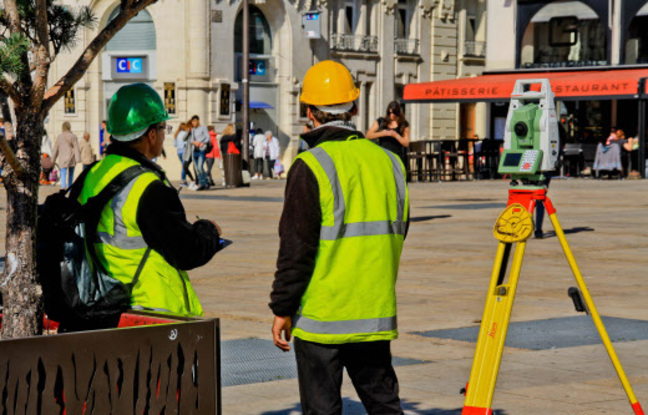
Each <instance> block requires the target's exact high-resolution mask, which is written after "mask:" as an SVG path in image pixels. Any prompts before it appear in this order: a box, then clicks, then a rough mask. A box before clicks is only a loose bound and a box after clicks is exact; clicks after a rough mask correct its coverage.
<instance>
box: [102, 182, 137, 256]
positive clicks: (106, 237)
mask: <svg viewBox="0 0 648 415" xmlns="http://www.w3.org/2000/svg"><path fill="white" fill-rule="evenodd" d="M137 179H139V176H138V177H136V178H134V179H133V180H131V181H130V183H128V185H126V187H124V188H123V189H122V190H121V191H120V192H119V193H118V194H117V195H115V197H114V198H113V200H112V202H111V203H110V207H111V209H112V211H113V215H114V220H113V234H112V235H111V234H109V233H108V232H98V233H97V239H98V241H97V242H102V243H105V244H108V245H111V246H114V247H117V248H119V249H141V248H146V247H147V245H146V242H144V238H143V237H142V236H128V232H127V228H126V225H125V224H124V219H123V218H124V216H123V214H122V211H123V209H124V206H125V205H126V201H127V200H128V195H129V194H130V192H131V190H133V186H135V182H136V181H137Z"/></svg>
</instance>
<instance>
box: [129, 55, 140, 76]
mask: <svg viewBox="0 0 648 415" xmlns="http://www.w3.org/2000/svg"><path fill="white" fill-rule="evenodd" d="M129 60H130V72H131V73H142V58H133V59H129Z"/></svg>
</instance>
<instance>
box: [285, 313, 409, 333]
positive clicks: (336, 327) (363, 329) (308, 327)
mask: <svg viewBox="0 0 648 415" xmlns="http://www.w3.org/2000/svg"><path fill="white" fill-rule="evenodd" d="M293 325H294V326H295V327H299V328H300V329H302V330H304V331H307V332H309V333H315V334H354V333H377V332H381V331H390V330H396V329H397V328H398V324H397V320H396V316H393V317H383V318H369V319H365V320H342V321H318V320H313V319H310V318H308V317H304V316H301V315H299V314H297V315H296V316H295V317H294V320H293Z"/></svg>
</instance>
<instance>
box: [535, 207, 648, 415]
mask: <svg viewBox="0 0 648 415" xmlns="http://www.w3.org/2000/svg"><path fill="white" fill-rule="evenodd" d="M550 210H551V211H552V213H550V214H549V218H550V219H551V224H552V225H553V227H554V229H555V231H556V235H557V236H558V240H559V241H560V245H561V246H562V249H563V252H564V253H565V257H567V262H568V263H569V267H570V268H571V270H572V273H573V274H574V278H576V283H577V284H578V288H580V290H581V292H582V293H583V298H584V299H585V303H586V304H587V307H588V308H589V310H590V313H591V314H592V319H593V320H594V324H595V325H596V329H597V330H598V332H599V335H600V336H601V340H602V341H603V345H604V346H605V349H606V350H607V353H608V355H609V356H610V360H611V361H612V365H614V369H615V370H616V372H617V375H618V376H619V380H620V381H621V384H622V385H623V389H624V390H625V392H626V395H627V396H628V400H629V401H630V405H632V409H633V410H634V412H635V414H636V415H644V412H643V409H642V408H641V405H640V404H639V402H638V401H637V398H636V397H635V394H634V392H633V391H632V386H630V382H629V381H628V378H627V377H626V374H625V372H624V371H623V366H621V362H620V361H619V357H618V356H617V354H616V351H615V350H614V346H612V341H611V340H610V336H608V333H607V330H606V329H605V326H604V325H603V321H602V320H601V316H600V315H599V313H598V311H597V310H596V306H595V305H594V300H592V296H591V295H590V292H589V290H588V289H587V285H586V284H585V279H583V275H582V274H581V272H580V270H579V269H578V265H577V264H576V260H575V259H574V255H573V254H572V251H571V249H570V248H569V244H568V243H567V239H566V238H565V233H564V232H563V229H562V227H561V226H560V222H558V217H557V216H556V212H555V210H554V209H553V206H552V207H551V209H549V207H548V208H547V211H548V212H549V211H550Z"/></svg>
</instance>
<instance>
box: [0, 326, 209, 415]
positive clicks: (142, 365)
mask: <svg viewBox="0 0 648 415" xmlns="http://www.w3.org/2000/svg"><path fill="white" fill-rule="evenodd" d="M0 413H2V414H10V415H11V414H38V415H40V414H47V415H49V414H68V415H76V414H96V415H100V414H120V415H121V414H138V415H139V414H155V415H158V414H166V415H170V414H201V415H202V414H216V415H220V413H221V396H220V327H219V321H218V320H217V319H205V320H193V321H187V322H180V323H175V322H174V323H170V324H160V325H152V326H138V327H128V328H120V329H111V330H98V331H87V332H79V333H68V334H59V335H49V336H48V335H45V336H38V337H29V338H24V339H14V340H4V341H0Z"/></svg>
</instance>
